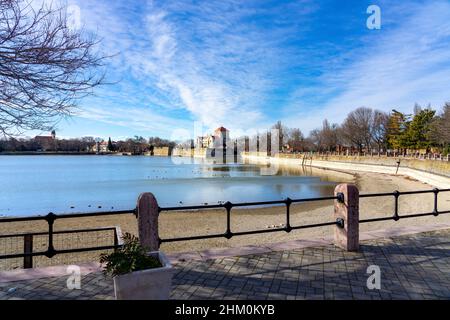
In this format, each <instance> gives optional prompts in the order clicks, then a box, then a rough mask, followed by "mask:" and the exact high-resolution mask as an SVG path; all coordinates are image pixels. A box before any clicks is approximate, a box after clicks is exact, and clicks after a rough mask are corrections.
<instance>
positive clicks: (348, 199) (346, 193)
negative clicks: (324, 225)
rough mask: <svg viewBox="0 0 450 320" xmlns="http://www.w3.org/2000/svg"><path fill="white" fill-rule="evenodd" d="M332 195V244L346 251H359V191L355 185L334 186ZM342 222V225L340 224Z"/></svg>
mask: <svg viewBox="0 0 450 320" xmlns="http://www.w3.org/2000/svg"><path fill="white" fill-rule="evenodd" d="M334 195H335V196H336V197H337V198H338V199H336V200H334V219H335V220H336V222H337V223H336V226H335V227H334V244H335V245H336V246H338V247H340V248H342V249H345V250H347V251H358V249H359V190H358V188H357V187H356V186H355V185H352V184H347V183H343V184H340V185H338V186H336V188H335V190H334ZM342 221H343V224H342Z"/></svg>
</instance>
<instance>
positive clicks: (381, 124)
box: [371, 110, 389, 151]
mask: <svg viewBox="0 0 450 320" xmlns="http://www.w3.org/2000/svg"><path fill="white" fill-rule="evenodd" d="M388 125H389V114H387V113H386V112H383V111H380V110H375V111H374V112H373V118H372V125H371V135H372V140H373V142H375V144H376V145H377V147H378V151H381V149H383V148H384V149H386V145H387V133H388Z"/></svg>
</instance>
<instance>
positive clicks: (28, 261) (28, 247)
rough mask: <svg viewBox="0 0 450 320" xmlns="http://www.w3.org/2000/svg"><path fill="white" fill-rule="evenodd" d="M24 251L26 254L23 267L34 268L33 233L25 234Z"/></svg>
mask: <svg viewBox="0 0 450 320" xmlns="http://www.w3.org/2000/svg"><path fill="white" fill-rule="evenodd" d="M23 252H24V254H26V255H25V256H24V257H23V268H24V269H31V268H33V256H32V255H31V254H32V253H33V235H32V234H26V235H24V236H23Z"/></svg>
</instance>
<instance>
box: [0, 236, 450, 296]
mask: <svg viewBox="0 0 450 320" xmlns="http://www.w3.org/2000/svg"><path fill="white" fill-rule="evenodd" d="M370 265H377V266H379V267H380V270H381V289H380V290H377V289H373V290H369V289H368V288H367V285H366V282H367V278H368V277H369V274H367V267H368V266H370ZM66 281H67V277H54V278H43V279H35V280H22V281H16V282H9V283H0V299H51V300H53V299H114V290H113V284H112V280H111V279H107V278H105V277H104V276H103V275H102V274H101V273H98V272H94V273H90V274H87V275H85V276H83V277H82V280H81V289H80V290H69V289H67V287H66ZM171 298H172V299H224V300H226V299H258V300H259V299H261V300H265V299H283V300H284V299H287V300H290V299H296V300H299V299H300V300H301V299H371V300H372V299H450V229H448V230H441V231H433V232H426V233H418V234H413V235H407V236H399V237H394V238H385V239H378V240H368V241H363V242H362V243H361V247H360V251H359V252H357V253H352V252H345V251H343V250H341V249H338V248H335V247H334V246H332V245H328V246H317V247H308V248H303V249H295V250H286V251H276V252H275V251H274V252H270V253H264V254H255V255H246V256H240V257H228V258H222V259H215V260H207V261H200V260H197V261H186V262H180V263H177V264H176V265H175V274H174V280H173V290H172V296H171Z"/></svg>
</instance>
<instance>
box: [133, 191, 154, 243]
mask: <svg viewBox="0 0 450 320" xmlns="http://www.w3.org/2000/svg"><path fill="white" fill-rule="evenodd" d="M158 216H159V210H158V202H157V201H156V198H155V196H154V195H153V194H152V193H150V192H145V193H141V194H140V195H139V198H138V201H137V219H138V230H139V240H140V242H141V245H142V246H143V247H145V248H146V249H148V250H150V251H157V250H159V232H158Z"/></svg>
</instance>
